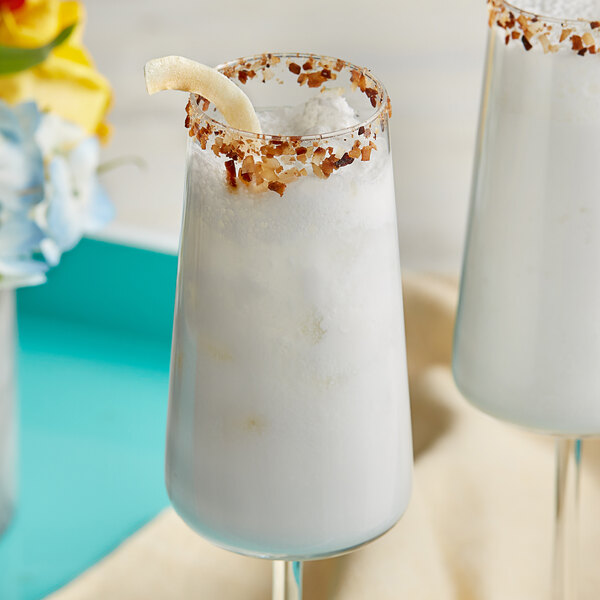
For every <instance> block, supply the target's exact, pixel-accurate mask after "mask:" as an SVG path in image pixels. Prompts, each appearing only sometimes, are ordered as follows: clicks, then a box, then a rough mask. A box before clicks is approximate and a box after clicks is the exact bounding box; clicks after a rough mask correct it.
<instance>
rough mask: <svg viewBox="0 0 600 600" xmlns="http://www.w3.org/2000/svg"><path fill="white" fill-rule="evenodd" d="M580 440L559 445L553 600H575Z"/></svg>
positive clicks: (567, 439)
mask: <svg viewBox="0 0 600 600" xmlns="http://www.w3.org/2000/svg"><path fill="white" fill-rule="evenodd" d="M580 467H581V440H577V439H569V438H558V439H557V441H556V513H555V532H554V572H553V581H552V584H553V585H552V600H576V598H577V591H578V590H577V567H578V563H579V561H578V539H579V535H578V524H579V523H578V521H579V479H580V477H579V475H580V470H581V468H580Z"/></svg>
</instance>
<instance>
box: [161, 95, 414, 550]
mask: <svg viewBox="0 0 600 600" xmlns="http://www.w3.org/2000/svg"><path fill="white" fill-rule="evenodd" d="M259 114H260V115H261V121H262V125H263V131H266V132H269V131H275V130H276V131H277V132H278V133H280V132H282V131H283V132H286V133H294V134H300V133H305V132H307V130H308V132H311V131H310V129H311V128H312V129H313V131H312V133H315V131H314V128H315V127H316V128H317V131H319V130H320V131H325V130H331V129H336V128H339V127H346V126H348V125H352V124H354V123H355V122H356V121H355V118H354V117H353V116H352V111H351V110H350V109H349V107H348V105H347V104H346V103H345V101H344V100H343V98H337V97H335V96H334V95H322V96H321V97H319V98H318V99H316V100H311V101H310V103H309V104H308V105H304V106H301V107H299V108H297V109H285V110H279V111H263V112H262V113H259ZM286 129H287V130H286ZM385 138H386V136H384V135H382V136H380V138H378V140H377V141H378V143H379V144H380V145H381V149H382V151H380V152H373V153H372V156H371V160H369V161H366V162H361V161H358V160H357V161H356V163H355V164H352V165H351V167H346V168H341V169H339V170H338V171H336V172H334V173H333V174H332V175H331V176H330V177H329V178H328V179H326V180H324V179H320V178H318V177H316V176H314V175H312V174H309V175H308V176H305V177H301V178H299V179H298V180H296V181H294V182H292V183H291V184H290V185H289V186H288V187H287V189H286V190H285V194H284V195H283V196H282V197H280V196H279V195H278V194H277V193H273V192H271V191H267V192H266V193H253V192H250V191H247V190H245V189H243V188H241V189H238V190H237V191H235V192H232V191H231V190H230V189H228V187H227V185H226V182H225V178H224V175H223V162H222V160H220V159H218V158H216V157H215V156H214V155H213V154H212V153H211V152H207V151H205V150H202V149H201V148H200V145H199V144H198V143H197V142H196V141H195V140H194V141H191V142H190V144H191V145H190V149H189V154H188V156H189V158H188V160H189V163H188V180H187V194H188V199H187V204H186V208H185V211H186V214H185V218H184V223H185V226H184V230H183V236H182V242H181V244H182V245H181V252H180V265H179V270H180V272H179V276H180V278H183V279H182V283H183V285H181V286H180V293H179V295H178V298H177V304H178V307H177V313H176V322H175V329H174V349H175V350H174V354H173V363H172V369H173V376H172V389H171V403H170V406H171V409H170V413H169V430H168V449H167V486H168V489H169V494H170V497H171V500H172V502H173V504H174V506H175V507H176V509H177V511H178V512H179V513H180V514H181V515H182V516H183V517H184V519H185V520H186V521H187V522H188V523H189V524H190V525H191V526H192V527H194V528H195V529H196V530H197V531H198V532H199V533H201V534H202V535H203V536H205V537H208V538H209V539H211V540H212V541H214V542H216V543H218V544H220V545H222V546H224V547H227V548H229V549H233V550H237V551H240V552H244V553H250V554H256V555H263V556H269V557H273V556H286V557H292V556H293V557H311V556H319V555H326V554H328V553H332V552H339V551H341V550H344V549H347V548H351V547H353V546H356V545H358V544H361V543H363V542H366V541H368V540H370V539H372V538H374V537H376V536H378V535H380V534H381V533H383V532H385V531H386V530H387V529H388V528H390V527H391V526H392V525H393V524H394V523H395V522H396V521H397V519H398V518H399V517H400V516H401V514H402V513H403V512H404V510H405V508H406V506H407V503H408V498H409V493H410V480H411V475H410V473H411V461H412V451H411V435H410V420H409V410H408V398H407V379H406V371H405V348H404V332H403V315H402V297H401V285H400V277H399V268H398V243H397V234H396V217H395V205H394V186H393V176H392V163H391V157H390V155H389V153H387V152H386V151H384V147H385V145H386V144H387V142H386V139H385ZM379 156H380V157H381V159H380V158H378V157H379Z"/></svg>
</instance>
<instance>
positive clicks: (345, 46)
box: [85, 0, 487, 273]
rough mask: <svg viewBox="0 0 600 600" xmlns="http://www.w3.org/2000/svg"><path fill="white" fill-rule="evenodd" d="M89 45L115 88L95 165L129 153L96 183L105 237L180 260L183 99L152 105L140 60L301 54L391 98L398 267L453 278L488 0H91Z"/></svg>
mask: <svg viewBox="0 0 600 600" xmlns="http://www.w3.org/2000/svg"><path fill="white" fill-rule="evenodd" d="M85 4H86V7H87V11H88V24H87V28H86V33H85V42H86V44H87V46H88V48H89V49H90V51H91V53H92V55H93V56H94V58H95V60H96V63H97V66H98V69H99V70H100V72H101V73H103V74H105V75H106V76H107V77H108V79H109V80H110V81H111V83H112V85H113V87H114V93H115V97H114V106H113V109H112V112H111V113H110V114H109V120H110V122H111V123H112V124H113V126H114V135H113V138H112V141H111V143H110V144H109V145H108V146H107V147H106V150H105V152H104V158H105V159H110V158H117V157H123V156H130V155H136V156H139V157H141V158H142V159H143V160H144V161H145V163H146V165H147V166H146V169H145V170H137V169H135V168H132V167H124V168H121V169H117V170H114V171H112V172H110V173H108V174H107V175H106V176H105V177H104V179H103V181H104V183H105V184H106V186H107V188H108V191H109V195H110V197H111V199H112V200H113V201H114V202H115V204H116V207H117V218H116V220H115V221H114V222H113V223H112V224H111V225H110V226H109V227H108V229H107V230H105V231H104V232H103V234H102V236H103V237H108V238H109V239H113V240H118V241H124V242H127V243H134V244H137V245H141V246H143V247H148V248H152V249H162V250H167V251H170V252H176V249H177V238H178V233H179V226H180V218H181V208H182V196H183V173H184V148H185V142H186V135H185V130H184V128H183V119H184V106H185V102H186V100H185V97H184V96H183V95H182V94H177V93H164V94H158V95H156V96H154V97H152V98H150V97H148V96H147V94H146V92H145V88H144V82H143V77H142V69H143V65H144V63H145V61H146V60H148V59H149V58H153V57H157V56H162V55H167V54H180V55H183V56H187V57H190V58H193V59H196V60H198V61H200V62H203V63H205V64H208V65H212V66H215V65H217V64H219V63H222V62H226V61H227V60H230V59H234V58H238V57H240V56H245V55H250V54H256V53H261V52H269V51H294V52H295V51H308V52H316V53H323V54H328V55H331V56H336V57H340V58H343V59H346V60H349V61H352V62H355V63H356V64H359V65H361V66H365V67H368V68H370V69H371V70H372V71H373V72H374V73H375V75H376V76H377V77H378V78H380V79H381V80H382V81H383V82H384V84H385V85H386V87H387V89H388V92H389V93H390V95H391V98H392V103H393V109H394V116H393V119H392V138H393V152H394V167H395V178H396V198H397V203H398V221H399V231H400V248H401V253H402V260H403V264H404V267H405V268H409V269H412V270H429V271H441V272H447V273H458V270H459V267H460V257H461V252H462V245H463V236H464V228H465V223H466V216H467V204H468V197H469V186H470V178H471V165H472V158H473V147H474V141H475V132H476V126H477V113H478V108H479V92H480V86H481V76H482V69H483V59H484V51H485V36H486V33H487V27H486V15H487V12H486V5H485V2H484V0H453V1H452V2H445V1H441V0H419V1H418V2H417V1H413V2H409V1H408V0H404V1H402V2H388V1H386V0H373V1H371V2H368V3H364V2H356V1H352V2H348V1H344V2H342V1H341V0H330V1H328V2H320V1H316V0H305V1H304V2H301V3H282V2H280V1H275V0H262V1H261V2H255V3H248V2H242V1H240V0H230V1H228V2H215V1H213V2H206V1H200V0H198V1H195V2H190V1H187V0H169V1H168V2H163V1H160V0H127V1H126V2H125V1H123V0H87V1H86V2H85Z"/></svg>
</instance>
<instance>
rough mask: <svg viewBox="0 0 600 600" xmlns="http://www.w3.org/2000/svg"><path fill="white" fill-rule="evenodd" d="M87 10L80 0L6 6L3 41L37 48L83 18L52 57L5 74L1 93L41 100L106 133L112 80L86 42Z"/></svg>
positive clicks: (0, 24)
mask: <svg viewBox="0 0 600 600" xmlns="http://www.w3.org/2000/svg"><path fill="white" fill-rule="evenodd" d="M84 20H85V12H84V8H83V6H82V5H81V4H80V3H79V2H72V1H64V0H27V1H26V2H25V4H24V6H23V7H21V8H19V9H18V10H15V11H14V12H10V11H9V10H7V9H0V44H1V45H5V46H16V47H19V48H36V47H39V46H43V45H44V44H47V43H48V42H50V41H51V40H53V39H54V38H55V37H56V36H57V35H58V34H59V33H60V32H61V31H62V30H63V29H64V28H65V27H67V26H68V25H71V24H73V23H75V22H76V23H78V25H77V27H76V28H75V31H74V32H73V33H72V34H71V36H70V37H69V39H68V40H67V41H66V42H65V43H63V44H61V45H60V46H58V47H57V48H55V49H54V50H53V51H52V52H51V53H50V56H48V58H47V59H46V60H45V61H44V62H42V63H40V64H38V65H36V66H35V67H32V68H31V69H27V70H26V71H21V72H19V73H15V74H14V75H2V76H0V98H2V99H4V100H6V101H7V102H9V103H11V104H15V103H18V102H22V101H25V100H35V101H36V102H37V104H38V106H39V107H40V109H42V110H47V111H50V112H53V113H55V114H57V115H60V116H61V117H63V118H64V119H67V120H69V121H73V122H74V123H77V124H78V125H81V127H83V128H84V129H85V130H86V131H87V132H89V133H91V134H97V135H99V136H100V137H101V138H106V136H107V135H108V133H109V127H108V125H107V124H106V123H105V121H104V118H105V116H106V112H107V110H108V108H109V106H110V103H111V89H110V84H109V83H108V80H107V79H106V78H105V77H104V76H103V75H101V74H100V73H98V71H97V70H96V69H95V67H94V64H93V62H92V59H91V58H90V56H89V54H88V53H87V51H86V49H85V47H84V46H83V44H82V41H81V36H82V33H83V24H84Z"/></svg>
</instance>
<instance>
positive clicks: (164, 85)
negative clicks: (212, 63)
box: [144, 56, 262, 133]
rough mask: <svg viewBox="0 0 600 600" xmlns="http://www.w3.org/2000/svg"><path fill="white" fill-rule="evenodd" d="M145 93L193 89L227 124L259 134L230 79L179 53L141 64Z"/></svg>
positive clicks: (251, 109)
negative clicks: (217, 111) (211, 104)
mask: <svg viewBox="0 0 600 600" xmlns="http://www.w3.org/2000/svg"><path fill="white" fill-rule="evenodd" d="M144 77H145V79H146V89H147V90H148V93H149V94H155V93H156V92H160V91H162V90H181V91H182V92H194V93H196V94H200V95H201V96H203V97H204V98H206V99H208V100H210V101H211V102H212V103H213V104H214V105H215V106H216V107H217V108H218V109H219V111H221V114H222V115H223V117H224V118H225V120H226V121H227V123H228V124H229V125H231V127H235V128H236V129H241V130H242V131H250V132H252V133H262V130H261V127H260V122H259V121H258V117H257V116H256V112H255V110H254V107H253V106H252V102H250V99H249V98H248V96H246V94H244V92H243V91H242V90H241V89H240V88H239V87H238V86H237V85H235V83H233V81H230V80H229V79H228V78H227V77H225V75H223V74H222V73H219V71H217V70H216V69H213V68H212V67H207V66H206V65H203V64H200V63H198V62H196V61H194V60H190V59H189V58H184V57H183V56H164V57H163V58H154V59H152V60H149V61H148V62H147V63H146V66H145V67H144Z"/></svg>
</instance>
